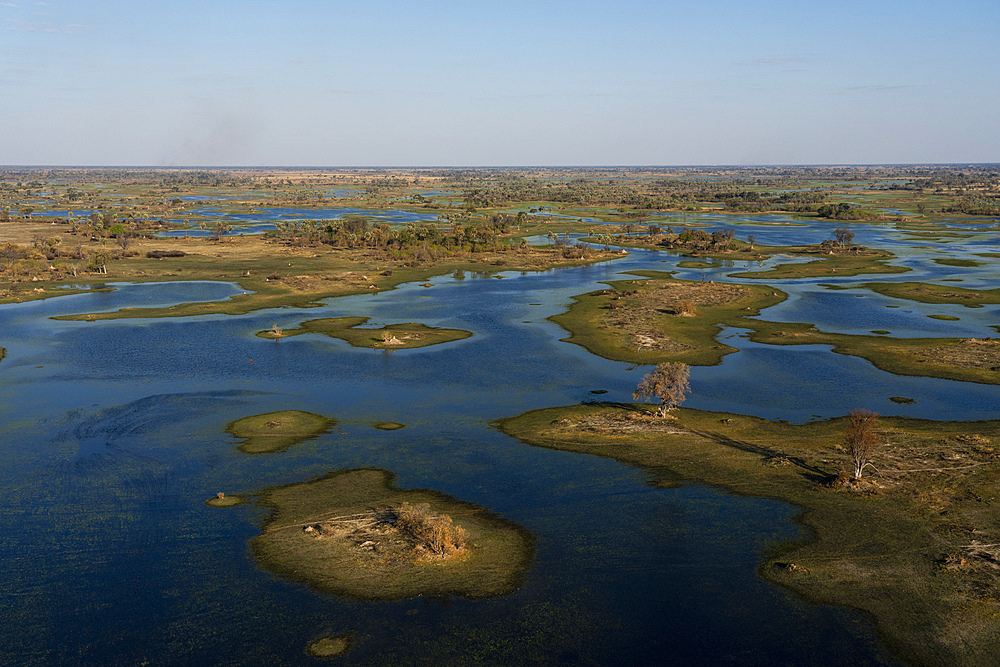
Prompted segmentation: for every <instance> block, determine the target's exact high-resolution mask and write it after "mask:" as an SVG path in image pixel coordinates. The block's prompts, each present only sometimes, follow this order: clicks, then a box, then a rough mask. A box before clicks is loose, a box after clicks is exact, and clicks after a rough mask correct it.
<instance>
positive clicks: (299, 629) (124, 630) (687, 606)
mask: <svg viewBox="0 0 1000 667" xmlns="http://www.w3.org/2000/svg"><path fill="white" fill-rule="evenodd" d="M676 262H677V258H675V257H674V256H672V255H669V254H667V253H656V252H642V251H637V252H631V253H630V254H629V255H627V256H625V257H623V258H622V259H621V260H616V261H615V262H611V263H606V264H601V265H595V266H588V267H580V268H574V269H563V270H558V271H547V272H543V273H537V274H536V273H525V274H520V273H516V272H506V273H504V274H503V275H504V278H503V279H501V280H498V279H496V278H495V277H492V276H487V275H481V274H473V273H462V274H453V275H449V276H441V277H438V278H435V279H432V280H431V281H430V282H432V283H433V284H434V287H432V288H423V287H420V286H418V285H414V284H410V285H403V286H401V287H400V288H399V289H396V290H393V291H389V292H384V293H379V294H365V295H360V296H355V297H347V298H341V299H333V300H330V301H329V302H328V304H327V305H326V306H325V307H323V308H313V309H306V310H295V309H277V310H272V311H266V312H260V313H251V314H249V315H245V316H236V317H233V316H229V317H222V316H200V317H197V318H186V319H160V320H148V319H147V320H120V321H101V322H62V321H53V320H49V319H47V318H48V317H49V316H50V315H54V314H63V313H68V312H95V311H97V310H111V309H115V308H118V307H123V306H149V305H168V304H169V303H172V302H182V301H192V300H207V299H211V298H224V297H226V296H228V295H231V294H233V293H238V291H239V289H238V288H236V287H235V286H234V285H227V284H221V283H196V284H192V283H174V284H170V285H135V286H118V290H117V291H115V292H110V293H89V294H79V295H72V296H67V297H61V298H58V299H50V300H47V301H42V302H33V303H28V304H17V305H11V306H3V307H0V331H3V332H4V334H3V339H2V344H3V346H4V347H7V348H8V357H7V358H6V359H5V360H4V361H3V362H0V423H2V425H3V426H2V429H3V435H4V439H3V443H4V445H3V447H2V448H0V489H2V491H3V497H4V499H5V500H4V503H3V510H2V513H3V515H2V521H3V523H4V525H5V530H4V531H3V532H2V537H0V557H2V558H3V562H4V563H5V567H4V568H3V570H2V573H0V597H2V599H3V601H4V605H5V607H6V608H7V609H9V610H11V611H10V612H9V613H8V614H7V615H6V617H5V623H4V625H3V627H2V629H0V645H3V646H5V647H7V653H5V654H3V657H2V658H0V661H3V662H10V663H11V664H13V663H17V664H32V663H34V664H43V663H51V662H82V663H87V664H108V663H137V662H141V661H142V660H143V659H149V660H151V661H154V662H157V663H169V664H191V663H196V662H201V663H230V662H232V663H261V662H277V663H286V662H293V663H298V662H307V661H310V659H309V658H307V657H305V655H304V653H303V651H304V649H305V646H306V645H307V644H308V643H309V642H310V641H313V640H315V639H317V638H318V637H320V636H322V635H324V634H328V633H333V634H340V633H350V632H353V633H355V648H354V649H352V651H351V652H350V653H349V654H348V655H347V656H346V657H345V658H344V660H345V661H346V662H359V663H382V664H385V663H388V662H402V663H407V662H422V663H425V662H428V661H432V660H444V661H449V662H469V661H473V660H477V659H478V660H485V661H491V662H504V663H518V662H529V661H546V662H560V661H561V662H583V663H589V664H598V663H599V664H607V663H616V662H629V663H635V662H659V661H662V660H663V659H664V658H665V657H669V658H670V659H675V660H677V661H687V662H692V661H693V662H698V663H718V662H726V661H728V662H738V663H747V662H766V663H769V664H775V663H777V664H803V663H824V664H855V663H857V662H882V661H886V662H891V659H889V658H887V657H886V655H885V653H884V651H883V650H882V649H881V648H880V646H879V645H878V644H877V642H876V641H875V640H874V636H873V631H872V628H871V624H870V623H869V622H868V621H867V620H866V619H865V618H864V617H861V616H859V615H858V614H855V613H853V612H850V611H846V610H842V609H833V608H826V607H815V606H810V605H807V604H804V603H802V602H801V601H799V600H796V599H795V598H793V597H792V596H791V595H789V594H787V593H786V592H784V591H783V590H781V589H779V588H777V587H774V586H772V585H770V584H767V583H766V582H764V581H763V580H762V579H760V578H759V576H757V574H756V572H755V568H756V567H757V565H758V563H759V562H760V557H761V556H760V554H761V552H762V550H764V549H767V548H768V547H769V546H770V545H773V544H775V543H776V542H778V541H781V540H787V539H792V538H796V537H801V536H802V535H801V531H800V529H799V528H798V527H797V526H796V525H795V524H794V523H792V522H791V521H790V519H791V518H792V517H794V515H795V513H796V510H795V509H794V508H792V507H789V506H787V505H784V504H781V503H776V502H773V501H767V500H760V499H753V498H737V497H734V496H730V495H728V494H724V493H721V492H719V491H717V490H714V489H710V488H705V487H701V486H696V485H695V486H691V485H688V486H680V487H676V488H657V487H654V486H652V485H651V482H652V481H653V480H654V477H653V476H652V475H651V474H650V473H647V472H644V471H642V470H637V469H633V468H629V467H626V466H622V465H620V464H617V463H615V462H613V461H608V460H604V459H598V458H592V457H587V456H583V455H576V454H568V453H562V452H555V451H549V450H542V449H536V448H531V447H528V446H525V445H522V444H520V443H519V442H517V441H514V440H512V439H510V438H508V437H506V436H504V435H502V434H500V433H499V432H497V431H496V430H494V429H492V428H491V427H490V426H489V421H490V420H492V419H494V418H497V417H501V416H507V415H512V414H517V413H520V412H523V411H525V410H528V409H533V408H537V407H543V406H549V405H562V404H567V403H574V402H579V401H584V400H591V399H593V398H594V397H595V395H594V394H592V393H591V392H592V391H593V390H605V391H607V392H608V393H607V394H604V395H602V396H601V397H600V398H602V399H607V400H630V392H631V390H632V389H633V388H634V387H635V384H636V383H637V381H638V379H639V378H640V377H641V376H642V374H643V373H644V372H645V370H646V369H644V368H641V367H640V368H635V367H630V366H628V365H626V364H621V363H617V362H612V361H607V360H604V359H600V358H597V357H594V356H593V355H591V354H589V353H587V352H586V351H584V350H583V349H582V348H579V347H577V346H575V345H569V344H566V343H561V342H559V338H561V337H563V336H565V332H563V331H562V330H561V329H560V328H559V327H557V326H555V325H553V324H552V323H550V322H547V321H546V320H545V318H546V317H548V316H549V315H552V314H555V313H557V312H561V311H562V310H563V309H564V308H565V307H566V304H567V303H568V301H569V298H570V297H571V296H573V295H575V294H580V293H583V292H586V291H589V290H593V289H599V288H601V287H603V285H602V284H601V283H600V281H604V280H612V279H619V278H622V277H626V276H623V275H621V272H622V271H626V270H629V269H632V270H635V269H641V268H646V269H650V268H652V269H660V270H664V269H671V268H674V266H675V264H676ZM934 267H937V268H936V269H935V268H934ZM942 268H946V269H947V272H946V273H944V274H943V275H951V274H952V273H955V272H957V273H959V274H961V275H965V274H966V273H971V274H979V275H982V274H983V271H984V267H978V268H977V269H954V268H953V267H940V266H938V265H932V266H931V265H929V266H927V273H922V272H919V271H914V272H911V273H910V274H904V276H905V279H907V280H927V279H934V278H935V277H939V276H940V275H942V274H940V273H937V270H939V269H942ZM731 272H733V269H732V268H731V267H720V268H719V269H718V270H712V271H711V272H710V275H711V276H713V277H712V278H709V279H716V280H721V279H726V278H725V274H726V273H731ZM701 273H702V271H694V272H690V271H684V272H683V274H679V275H685V274H686V275H687V276H689V277H694V276H696V275H698V276H700V274H701ZM695 279H698V278H695ZM871 279H872V278H871V277H870V276H867V277H866V276H859V277H856V278H851V279H838V280H840V281H844V282H846V283H848V284H854V283H861V282H865V281H868V280H871ZM821 282H834V281H821ZM774 284H775V285H776V286H778V287H780V288H781V289H783V290H786V291H789V292H790V293H791V294H792V295H793V299H790V300H789V302H788V303H789V305H783V306H784V310H779V309H781V308H782V307H783V306H778V307H776V308H775V309H772V310H773V311H775V315H781V316H782V317H787V318H789V319H790V321H814V322H818V323H819V322H823V323H825V324H831V325H832V324H835V323H837V322H841V324H842V328H843V329H844V330H853V329H858V330H861V329H865V328H867V327H868V326H869V325H872V324H873V323H874V322H875V320H873V319H872V318H873V317H875V314H876V313H881V312H882V311H884V312H885V314H886V315H885V319H884V320H883V319H879V320H878V321H879V322H882V323H883V324H884V325H885V326H879V327H872V328H885V329H892V330H894V331H911V330H913V331H917V330H923V331H926V332H933V333H932V334H930V335H946V334H945V333H944V332H946V331H954V329H953V327H955V326H961V327H972V328H974V329H975V330H976V331H979V330H980V329H979V327H980V326H981V325H982V324H986V323H988V322H989V317H993V316H994V315H995V314H996V311H995V310H993V311H992V315H991V314H990V311H989V309H986V308H984V309H975V310H973V309H963V310H965V311H966V312H967V313H969V314H975V316H976V317H977V318H980V317H981V318H983V320H982V322H980V321H979V320H978V319H977V320H969V321H968V322H967V321H966V319H965V317H964V314H965V313H963V320H962V321H961V322H940V321H936V320H932V319H928V318H926V317H925V316H924V311H925V310H926V311H927V312H938V310H937V309H940V308H941V306H930V305H925V304H911V303H910V302H903V301H898V300H890V299H886V298H884V297H879V296H877V295H872V299H871V300H869V299H868V298H864V299H858V298H857V297H856V296H854V295H855V294H858V293H860V294H866V295H870V293H869V292H866V291H864V292H863V291H861V290H850V291H844V292H837V291H828V290H824V288H818V287H816V286H815V285H810V284H805V283H803V282H802V281H775V282H774ZM827 296H830V297H832V298H830V299H828V298H825V297H827ZM889 301H898V303H899V304H900V305H902V306H904V307H901V308H898V309H888V308H885V307H884V305H885V303H886V302H889ZM857 303H862V304H864V307H860V308H855V307H852V306H854V305H855V304H857ZM534 304H537V305H534ZM872 304H875V305H872ZM844 308H846V309H849V310H850V312H851V314H852V317H851V318H847V317H845V318H840V317H839V316H838V313H837V311H838V309H844ZM771 312H772V311H765V314H764V316H765V317H767V316H768V315H770V314H771ZM343 315H359V316H369V317H371V318H372V320H371V321H370V322H369V326H382V325H384V324H387V323H392V322H406V321H420V322H423V323H425V324H428V325H431V326H446V327H455V328H463V329H468V330H470V331H472V332H473V333H474V336H473V337H472V338H470V339H467V340H464V341H459V342H456V343H450V344H446V345H442V346H439V347H435V348H423V349H417V350H394V351H391V352H383V351H372V350H361V349H356V348H351V347H350V346H349V345H347V344H346V343H343V342H342V341H338V340H333V339H329V338H325V337H321V336H308V335H307V336H300V337H297V338H294V339H286V340H281V341H278V342H275V341H267V340H263V339H260V338H256V337H255V336H254V333H255V332H256V331H260V330H262V329H267V328H269V327H270V326H271V324H272V323H275V322H276V323H278V324H279V325H280V326H283V327H292V326H294V325H295V324H296V323H298V322H300V321H302V320H303V319H314V318H318V317H337V316H343ZM820 316H822V317H820ZM824 318H825V319H824ZM852 318H853V319H852ZM774 319H781V318H779V317H775V318H774ZM924 321H925V322H924ZM921 324H925V325H926V329H924V328H922V327H921V326H920V325H921ZM741 335H742V332H740V331H739V330H726V331H725V332H723V334H722V335H721V338H723V339H724V340H725V342H726V343H727V344H730V345H734V346H735V347H738V348H740V352H738V353H735V354H732V355H729V356H727V357H726V358H725V359H724V362H723V364H721V365H720V366H717V367H712V368H695V369H693V373H692V385H693V388H694V393H693V395H692V398H691V399H690V401H689V405H691V406H692V407H699V408H705V409H717V410H733V411H736V412H745V413H753V414H759V415H762V416H767V417H772V418H782V419H788V420H791V421H806V420H808V419H810V418H812V417H813V416H831V415H836V414H842V413H843V412H846V411H847V410H849V409H850V408H852V407H856V404H857V403H859V402H860V403H863V404H864V405H866V407H871V408H872V409H876V410H878V411H880V412H882V413H884V414H906V415H908V416H925V417H931V418H941V419H944V418H987V417H993V418H995V417H997V416H998V414H997V406H998V405H1000V387H997V386H990V385H974V384H968V383H958V382H951V381H946V380H936V379H931V378H899V377H896V376H892V375H890V374H888V373H885V372H883V371H879V370H878V369H875V368H874V367H872V366H871V365H870V364H869V363H868V362H865V361H864V360H861V359H857V358H853V357H846V356H843V355H834V354H832V353H830V352H829V351H828V349H826V348H825V347H823V346H796V347H772V346H767V345H760V344H754V343H750V342H749V341H747V340H745V339H744V338H742V337H741ZM925 335H928V334H925ZM962 335H964V334H962ZM804 378H808V379H804ZM893 395H903V396H908V397H911V398H915V399H917V400H916V403H914V404H912V405H906V406H900V405H896V404H893V403H891V402H889V401H888V397H889V396H893ZM283 409H298V410H305V411H310V412H316V413H320V414H325V415H328V416H331V417H336V418H337V419H339V420H341V425H340V427H339V428H338V429H336V430H335V431H334V432H332V433H330V434H328V435H324V436H321V437H319V438H317V439H315V440H311V441H308V442H305V443H300V444H298V445H296V446H294V447H292V448H290V449H289V450H287V451H285V452H283V453H280V454H275V455H270V456H256V457H251V456H247V455H245V454H242V453H240V452H239V451H237V450H236V448H235V445H236V444H237V443H236V441H235V440H234V439H232V438H231V437H229V436H228V435H226V434H225V433H224V432H223V429H224V428H225V424H226V423H228V422H230V421H232V420H234V419H237V418H240V417H243V416H246V415H250V414H258V413H263V412H270V411H275V410H283ZM379 420H387V421H396V422H400V423H404V424H406V428H404V429H401V430H398V431H380V430H377V429H374V428H372V427H371V423H372V422H374V421H379ZM363 466H376V467H382V468H387V469H389V470H392V471H394V472H396V473H397V475H398V476H397V479H396V483H397V484H398V485H399V486H401V487H404V488H415V487H426V488H433V489H437V490H440V491H443V492H445V493H449V494H452V495H454V496H456V497H458V498H460V499H462V500H467V501H471V502H475V503H479V504H481V505H483V506H485V507H488V508H490V509H491V510H493V511H495V512H498V513H500V514H501V515H503V516H504V517H506V518H508V519H511V520H514V521H516V522H518V523H520V524H521V525H523V526H524V527H526V528H527V529H528V530H531V531H532V532H533V533H535V534H536V535H537V537H538V552H537V554H536V559H535V562H534V565H533V567H532V568H531V570H530V571H529V572H528V574H527V576H526V577H525V580H524V584H523V585H522V587H521V588H520V590H518V591H517V592H516V593H514V594H513V595H511V596H507V597H503V598H496V599H492V600H483V601H475V602H471V601H462V600H447V601H445V600H411V601H404V602H398V603H377V604H375V603H372V604H366V603H362V602H353V601H345V600H341V599H338V598H335V597H331V596H327V595H320V594H314V593H312V592H310V591H309V590H308V589H306V588H304V587H303V586H300V585H298V584H294V583H290V582H286V581H283V580H281V579H277V578H275V577H273V576H272V575H270V574H268V573H266V572H264V571H262V570H260V569H258V568H257V567H256V565H255V564H254V563H253V561H252V560H251V558H250V556H249V553H248V551H247V547H246V544H247V540H248V539H249V538H250V537H252V536H253V535H255V534H256V533H257V531H258V529H259V526H260V524H261V523H262V522H263V520H264V518H265V516H266V514H265V510H264V509H262V508H260V507H257V506H254V505H253V504H249V505H243V506H239V507H235V508H229V509H213V508H208V507H205V505H204V504H203V502H204V500H205V499H206V498H208V497H210V496H212V495H214V494H215V493H216V492H217V491H225V492H227V493H239V494H251V495H252V494H253V493H255V492H256V491H257V490H260V489H263V488H266V487H268V486H271V485H277V484H288V483H295V482H299V481H305V480H309V479H313V478H315V477H318V476H320V475H322V474H325V473H327V472H329V471H332V470H337V469H341V468H345V467H363Z"/></svg>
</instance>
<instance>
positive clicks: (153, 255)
mask: <svg viewBox="0 0 1000 667" xmlns="http://www.w3.org/2000/svg"><path fill="white" fill-rule="evenodd" d="M185 254H187V253H185V252H184V251H183V250H150V251H149V252H147V253H146V257H148V258H150V259H162V258H164V257H183V256H184V255H185Z"/></svg>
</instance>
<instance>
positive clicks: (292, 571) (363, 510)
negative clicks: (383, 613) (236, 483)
mask: <svg viewBox="0 0 1000 667" xmlns="http://www.w3.org/2000/svg"><path fill="white" fill-rule="evenodd" d="M392 479H393V475H392V473H390V472H388V471H386V470H377V469H363V470H347V471H341V472H337V473H333V474H331V475H329V476H327V477H324V478H322V479H318V480H315V481H312V482H306V483H302V484H293V485H290V486H284V487H280V488H276V489H271V490H268V491H264V492H263V494H262V495H263V499H264V502H265V503H266V505H267V506H269V507H270V508H271V509H272V511H273V514H272V516H271V519H270V520H269V521H268V523H267V524H266V525H265V526H264V530H263V533H262V534H261V535H259V536H257V537H255V538H254V539H253V540H252V541H251V544H250V546H251V550H252V551H253V554H254V556H255V557H256V559H257V560H258V562H259V563H260V564H261V565H262V566H263V567H264V568H265V569H267V570H270V571H272V572H274V573H275V574H277V575H279V576H282V577H286V578H289V579H294V580H296V581H300V582H302V583H304V584H306V585H308V586H310V587H311V588H314V589H317V590H320V591H323V592H327V593H335V594H337V595H342V596H346V597H350V598H358V599H363V600H402V599H406V598H413V597H418V596H457V597H462V598H484V597H491V596H495V595H503V594H506V593H511V592H513V591H514V590H516V589H517V587H518V586H519V585H520V581H521V576H522V575H523V573H524V572H525V571H526V570H527V568H528V566H529V565H530V563H531V560H532V558H533V555H534V538H533V537H532V536H531V535H530V533H528V532H527V531H525V530H524V529H522V528H520V527H519V526H517V525H516V524H514V523H513V522H511V521H507V520H506V519H502V518H500V517H497V516H495V515H493V514H490V513H489V512H487V511H486V510H484V509H482V508H480V507H478V506H476V505H473V504H471V503H466V502H463V501H460V500H457V499H455V498H451V497H449V496H446V495H444V494H442V493H438V492H436V491H430V490H424V489H413V490H404V489H398V488H396V487H395V486H393V484H392ZM407 507H408V508H410V509H413V508H420V509H419V511H420V512H423V516H428V515H429V516H431V517H435V518H443V517H447V520H446V521H445V522H444V524H436V525H435V527H434V530H438V531H440V530H459V531H461V532H462V533H464V546H462V547H461V548H454V549H450V548H447V547H444V548H441V549H436V548H424V547H425V544H424V543H422V542H421V541H419V540H417V541H415V540H414V539H412V531H405V530H400V526H399V525H398V524H399V523H400V522H401V520H402V519H401V516H402V515H401V509H405V508H407ZM442 526H452V527H453V528H450V529H447V528H443V527H442ZM446 537H447V536H446Z"/></svg>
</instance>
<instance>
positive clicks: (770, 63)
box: [743, 56, 806, 67]
mask: <svg viewBox="0 0 1000 667" xmlns="http://www.w3.org/2000/svg"><path fill="white" fill-rule="evenodd" d="M805 60H806V59H805V58H802V57H801V56H763V57H761V58H756V59H754V60H750V61H745V62H744V63H743V64H744V65H753V66H757V67H784V66H785V65H798V64H800V63H803V62H805Z"/></svg>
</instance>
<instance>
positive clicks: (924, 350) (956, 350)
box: [740, 320, 1000, 384]
mask: <svg viewBox="0 0 1000 667" xmlns="http://www.w3.org/2000/svg"><path fill="white" fill-rule="evenodd" d="M740 326H745V327H746V328H748V329H750V330H751V331H750V340H752V341H754V342H756V343H766V344H768V345H830V346H832V349H833V351H834V352H836V353H838V354H847V355H851V356H855V357H861V358H862V359H865V360H867V361H869V362H871V363H872V364H873V365H874V366H876V367H877V368H881V369H882V370H884V371H888V372H890V373H895V374H896V375H916V376H924V377H937V378H944V379H947V380H960V381H964V382H979V383H983V384H1000V340H993V339H990V338H894V337H888V336H884V335H874V336H866V335H859V334H841V333H827V332H824V331H820V330H818V329H816V327H814V326H813V325H812V324H808V323H802V322H767V321H764V320H745V321H744V322H743V323H742V324H741V325H740Z"/></svg>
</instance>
